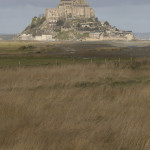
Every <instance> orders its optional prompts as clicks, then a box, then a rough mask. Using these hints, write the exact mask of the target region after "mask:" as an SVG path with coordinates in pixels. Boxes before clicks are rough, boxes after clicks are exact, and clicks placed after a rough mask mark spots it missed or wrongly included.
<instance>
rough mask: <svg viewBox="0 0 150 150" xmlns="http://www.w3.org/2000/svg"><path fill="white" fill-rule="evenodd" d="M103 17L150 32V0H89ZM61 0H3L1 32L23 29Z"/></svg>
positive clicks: (128, 28)
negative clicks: (35, 17) (33, 18)
mask: <svg viewBox="0 0 150 150" xmlns="http://www.w3.org/2000/svg"><path fill="white" fill-rule="evenodd" d="M87 2H88V3H89V4H90V5H91V6H92V7H93V8H94V9H95V11H96V16H97V17H98V18H99V20H103V21H105V20H108V21H109V22H110V23H111V24H112V25H115V26H116V27H118V28H119V29H125V30H132V31H134V32H150V19H149V18H150V0H87ZM58 3H59V0H55V1H54V0H0V33H19V32H21V31H22V30H24V28H25V27H26V26H27V25H28V24H29V23H30V22H31V19H32V17H34V16H38V15H39V14H42V13H44V11H45V8H51V7H52V8H53V7H56V5H57V4H58Z"/></svg>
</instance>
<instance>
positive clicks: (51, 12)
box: [19, 0, 134, 41]
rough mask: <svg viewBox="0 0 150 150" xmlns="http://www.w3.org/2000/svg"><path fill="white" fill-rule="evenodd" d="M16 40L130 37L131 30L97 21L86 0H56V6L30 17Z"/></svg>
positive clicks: (131, 36)
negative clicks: (58, 1)
mask: <svg viewBox="0 0 150 150" xmlns="http://www.w3.org/2000/svg"><path fill="white" fill-rule="evenodd" d="M19 38H20V40H38V41H42V40H43V41H45V40H47V41H51V40H54V39H55V40H133V39H134V36H133V33H132V32H131V31H123V30H119V29H117V28H116V27H112V26H111V25H110V24H109V22H107V21H105V22H102V21H99V20H98V18H96V17H95V11H94V9H93V8H91V7H90V5H89V4H87V3H86V0H60V3H59V5H57V7H56V8H47V9H46V10H45V14H44V15H40V16H39V17H34V18H32V22H31V24H30V25H29V26H28V27H27V28H26V29H25V30H24V31H23V32H22V34H21V35H20V37H19Z"/></svg>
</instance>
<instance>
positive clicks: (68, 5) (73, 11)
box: [46, 0, 95, 23]
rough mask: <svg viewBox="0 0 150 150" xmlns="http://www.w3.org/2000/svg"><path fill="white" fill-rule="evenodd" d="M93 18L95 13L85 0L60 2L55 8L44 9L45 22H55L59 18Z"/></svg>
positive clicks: (63, 0) (62, 0)
mask: <svg viewBox="0 0 150 150" xmlns="http://www.w3.org/2000/svg"><path fill="white" fill-rule="evenodd" d="M70 17H72V18H86V19H88V18H93V17H95V12H94V9H93V8H90V6H89V5H88V4H87V3H86V2H85V0H61V1H60V4H59V5H58V6H57V8H48V9H46V21H47V22H50V23H51V22H57V21H58V20H59V19H60V18H66V19H67V18H70Z"/></svg>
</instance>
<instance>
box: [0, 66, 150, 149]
mask: <svg viewBox="0 0 150 150" xmlns="http://www.w3.org/2000/svg"><path fill="white" fill-rule="evenodd" d="M149 75H150V70H144V69H139V70H132V69H121V68H114V67H113V66H107V67H106V66H105V65H101V66H96V65H94V64H90V65H79V64H76V65H64V66H52V67H34V68H18V69H9V70H8V69H1V70H0V150H149V149H150V143H149V141H150V92H149V91H150V76H149Z"/></svg>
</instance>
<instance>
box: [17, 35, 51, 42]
mask: <svg viewBox="0 0 150 150" xmlns="http://www.w3.org/2000/svg"><path fill="white" fill-rule="evenodd" d="M19 39H20V40H23V41H53V40H54V39H53V37H52V35H41V36H35V37H33V36H32V34H21V35H20V37H19Z"/></svg>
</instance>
